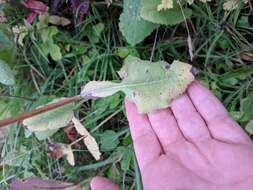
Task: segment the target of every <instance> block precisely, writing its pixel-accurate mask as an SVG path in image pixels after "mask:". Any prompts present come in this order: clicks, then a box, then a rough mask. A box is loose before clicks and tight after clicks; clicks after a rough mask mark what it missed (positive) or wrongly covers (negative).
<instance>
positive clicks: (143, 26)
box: [119, 0, 158, 46]
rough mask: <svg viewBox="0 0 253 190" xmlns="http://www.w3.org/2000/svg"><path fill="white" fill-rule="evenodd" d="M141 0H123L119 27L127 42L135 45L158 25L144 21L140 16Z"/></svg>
mask: <svg viewBox="0 0 253 190" xmlns="http://www.w3.org/2000/svg"><path fill="white" fill-rule="evenodd" d="M140 9H141V0H124V10H123V13H122V14H121V16H120V23H119V28H120V31H121V32H122V34H123V35H124V37H125V38H126V40H127V42H128V43H129V44H131V45H133V46H134V45H136V44H138V43H139V42H141V41H143V40H144V39H145V38H146V37H147V36H148V35H150V34H151V32H152V31H153V30H154V29H155V28H157V27H158V25H156V24H153V23H150V22H148V21H145V20H143V19H142V18H141V16H140Z"/></svg>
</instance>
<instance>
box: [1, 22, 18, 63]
mask: <svg viewBox="0 0 253 190" xmlns="http://www.w3.org/2000/svg"><path fill="white" fill-rule="evenodd" d="M11 36H12V33H11V30H10V28H9V27H8V25H4V24H0V59H1V60H3V61H5V62H6V63H8V64H13V63H14V62H15V55H16V47H15V44H14V42H13V41H12V40H11Z"/></svg>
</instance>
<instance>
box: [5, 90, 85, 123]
mask: <svg viewBox="0 0 253 190" xmlns="http://www.w3.org/2000/svg"><path fill="white" fill-rule="evenodd" d="M80 99H82V97H81V96H80V95H77V96H73V97H70V98H65V99H63V100H60V101H58V102H56V103H52V104H48V105H45V106H43V107H41V108H38V109H35V110H32V111H28V112H24V113H21V114H19V115H17V116H14V117H10V118H7V119H3V120H0V127H4V126H7V125H10V124H13V123H16V122H20V121H23V120H25V119H27V118H30V117H33V116H36V115H39V114H41V113H44V112H47V111H50V110H53V109H56V108H59V107H61V106H64V105H67V104H70V103H72V102H74V101H77V100H80Z"/></svg>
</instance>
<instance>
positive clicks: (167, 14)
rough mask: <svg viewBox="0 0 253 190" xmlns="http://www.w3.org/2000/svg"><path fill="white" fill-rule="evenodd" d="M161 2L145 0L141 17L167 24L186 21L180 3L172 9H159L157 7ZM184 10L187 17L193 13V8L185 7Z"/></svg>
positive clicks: (158, 0)
mask: <svg viewBox="0 0 253 190" xmlns="http://www.w3.org/2000/svg"><path fill="white" fill-rule="evenodd" d="M160 3H161V1H160V0H143V4H142V8H141V17H142V18H143V19H144V20H147V21H149V22H153V23H156V24H165V25H174V24H178V23H180V22H182V21H184V16H183V14H182V11H181V9H180V7H179V6H178V5H174V7H173V8H171V9H166V10H160V11H158V10H157V7H158V6H159V4H160ZM174 4H175V3H174ZM183 11H184V15H185V17H186V18H189V17H190V16H191V14H192V11H191V9H188V8H184V9H183Z"/></svg>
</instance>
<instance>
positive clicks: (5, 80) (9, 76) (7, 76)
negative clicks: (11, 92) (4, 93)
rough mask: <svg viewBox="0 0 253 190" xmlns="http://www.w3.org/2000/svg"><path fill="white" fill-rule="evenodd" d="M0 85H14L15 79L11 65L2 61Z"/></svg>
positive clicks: (0, 61) (0, 64)
mask: <svg viewBox="0 0 253 190" xmlns="http://www.w3.org/2000/svg"><path fill="white" fill-rule="evenodd" d="M0 83H2V84H4V85H8V86H11V85H14V84H15V79H14V75H13V73H12V71H11V68H10V67H9V65H7V64H6V63H5V62H4V61H3V60H1V59H0Z"/></svg>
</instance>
